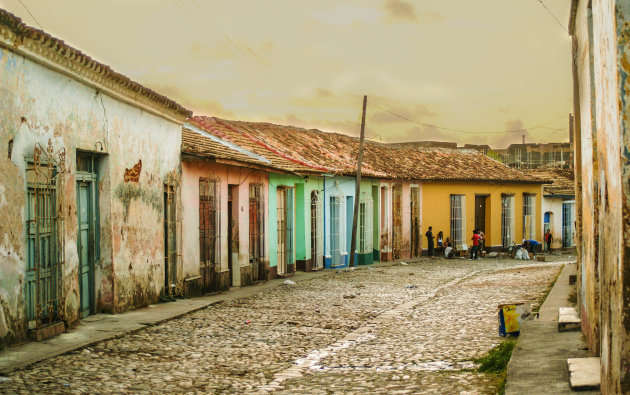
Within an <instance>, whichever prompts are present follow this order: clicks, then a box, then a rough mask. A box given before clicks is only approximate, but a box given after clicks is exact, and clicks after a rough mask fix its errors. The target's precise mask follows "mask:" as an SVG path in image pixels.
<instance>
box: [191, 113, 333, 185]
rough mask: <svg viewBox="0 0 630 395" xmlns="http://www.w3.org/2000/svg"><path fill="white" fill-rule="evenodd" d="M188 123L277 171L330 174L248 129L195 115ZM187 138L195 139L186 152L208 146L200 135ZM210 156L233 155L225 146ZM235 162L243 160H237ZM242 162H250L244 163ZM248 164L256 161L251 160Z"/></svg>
mask: <svg viewBox="0 0 630 395" xmlns="http://www.w3.org/2000/svg"><path fill="white" fill-rule="evenodd" d="M187 124H188V125H190V126H192V127H196V128H199V129H201V130H203V131H204V132H206V133H209V134H211V135H212V136H215V137H217V138H219V139H221V140H223V141H225V142H227V143H229V144H234V145H236V146H238V147H241V148H243V149H244V150H246V151H248V152H250V153H252V154H253V155H255V156H258V157H260V158H264V160H265V165H266V166H267V167H269V168H272V169H274V168H275V169H277V170H281V171H284V172H291V173H323V172H328V171H329V169H328V168H326V167H323V166H320V165H317V164H313V163H310V162H304V161H301V160H299V159H297V158H294V157H291V156H288V155H286V154H284V153H283V152H281V151H279V150H276V149H274V147H273V146H271V145H269V144H268V142H267V141H266V139H264V138H258V136H256V135H253V134H251V133H250V131H248V130H247V129H245V128H242V129H241V128H238V129H237V128H235V127H233V126H232V125H231V124H230V123H229V122H227V121H224V120H221V119H218V118H213V117H203V116H195V117H192V118H190V119H189V120H188V122H187ZM184 130H185V129H184ZM188 136H189V137H191V138H194V139H195V140H192V139H191V140H189V141H187V143H186V148H185V149H186V150H187V151H189V152H192V151H194V150H199V148H200V147H197V146H196V145H197V144H201V145H203V144H207V143H204V139H206V140H207V139H208V138H207V137H203V136H200V135H197V136H191V135H188ZM208 155H219V156H225V155H230V150H229V149H228V148H227V147H226V146H225V145H223V146H215V148H214V150H212V151H208ZM234 160H241V159H238V158H237V157H235V158H234ZM243 161H244V162H247V161H245V160H243ZM249 163H253V162H251V161H250V162H249Z"/></svg>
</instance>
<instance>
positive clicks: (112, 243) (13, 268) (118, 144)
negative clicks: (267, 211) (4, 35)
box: [0, 47, 181, 345]
mask: <svg viewBox="0 0 630 395" xmlns="http://www.w3.org/2000/svg"><path fill="white" fill-rule="evenodd" d="M0 133H1V135H0V150H1V154H0V206H1V207H0V212H1V213H2V221H0V259H1V260H2V265H0V305H1V306H2V308H0V345H3V344H8V343H12V342H15V341H20V340H22V339H24V337H25V335H26V325H27V322H26V316H25V309H26V306H25V304H26V299H25V294H24V287H25V269H26V263H25V256H26V247H25V242H26V230H25V199H26V190H27V183H26V177H25V174H26V173H25V172H26V167H27V160H28V158H32V157H33V148H34V145H35V144H36V143H40V144H41V145H42V146H46V145H47V143H48V141H49V140H50V141H51V142H52V145H53V147H54V148H55V149H60V148H62V147H63V148H64V149H65V151H66V162H65V163H66V169H65V170H66V175H65V190H64V199H65V202H64V203H65V207H64V210H63V217H64V225H65V228H64V230H65V233H64V238H65V245H64V246H63V248H64V250H65V266H64V268H63V273H64V278H63V287H64V293H65V295H66V305H65V313H66V314H65V315H66V320H67V322H68V324H70V325H73V324H74V323H76V321H77V320H78V318H79V317H78V311H79V301H80V300H79V281H78V266H79V255H78V251H77V234H78V223H77V221H78V220H77V204H76V200H77V196H76V182H77V179H76V152H77V150H81V151H88V152H94V154H95V155H96V156H97V158H98V164H97V167H98V172H99V177H98V191H99V215H100V224H99V230H100V251H101V252H100V261H98V262H97V263H96V264H95V269H94V270H95V289H94V290H93V291H94V297H95V299H96V300H95V306H96V309H97V311H111V312H121V311H125V310H128V309H131V308H134V307H137V306H142V305H147V304H149V303H151V302H154V301H156V300H157V298H158V296H159V294H160V292H161V290H162V287H163V283H164V239H163V223H162V221H163V208H162V201H163V197H162V191H163V183H164V180H165V176H166V174H167V172H169V171H172V170H175V171H177V172H178V171H179V162H180V146H181V123H177V122H175V121H169V120H166V119H164V118H162V117H158V116H156V115H152V114H151V113H149V112H147V111H143V110H140V109H139V108H136V107H134V106H131V105H129V104H125V103H122V102H121V101H119V100H116V99H113V98H112V97H110V96H108V95H106V94H104V93H99V92H97V91H96V90H95V89H93V88H90V87H88V86H87V85H85V84H83V83H81V82H78V81H77V80H75V79H72V78H69V77H68V76H66V75H63V74H61V73H59V72H57V71H53V70H51V69H49V68H47V67H44V66H43V65H41V64H39V63H36V62H34V61H31V60H29V59H27V58H25V57H24V56H22V55H21V54H18V53H16V52H13V51H11V50H7V49H6V48H4V47H0ZM9 145H11V150H10V151H11V152H10V153H9ZM139 160H142V170H141V173H140V178H139V181H138V183H126V182H125V181H124V173H125V169H126V168H132V167H133V166H134V164H136V163H137V162H138V161H139ZM3 323H5V324H6V325H4V324H3ZM5 327H6V328H5Z"/></svg>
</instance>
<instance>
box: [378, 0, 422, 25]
mask: <svg viewBox="0 0 630 395" xmlns="http://www.w3.org/2000/svg"><path fill="white" fill-rule="evenodd" d="M383 8H384V9H385V11H386V12H387V15H386V19H387V20H389V21H393V22H409V21H417V20H418V15H416V10H415V8H413V5H412V4H411V3H408V2H406V1H403V0H387V1H386V2H385V5H384V6H383Z"/></svg>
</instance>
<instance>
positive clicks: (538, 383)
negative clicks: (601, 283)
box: [505, 263, 599, 395]
mask: <svg viewBox="0 0 630 395" xmlns="http://www.w3.org/2000/svg"><path fill="white" fill-rule="evenodd" d="M575 272H576V264H575V263H569V264H566V265H565V266H564V268H563V269H562V273H561V274H560V276H559V277H558V280H557V281H556V284H555V285H554V287H553V288H552V290H551V292H550V293H549V295H548V296H547V299H546V300H545V302H544V303H543V305H542V306H541V308H540V316H539V318H538V319H537V320H534V321H526V322H525V323H524V324H523V327H522V328H521V335H520V337H519V339H518V343H517V344H516V347H515V348H514V351H513V353H512V359H511V360H510V363H509V365H508V370H507V381H506V386H505V394H506V395H510V394H514V395H517V394H518V395H520V394H573V393H576V392H574V391H571V388H570V386H569V372H568V368H567V359H568V358H582V357H588V351H587V348H586V345H585V344H584V341H583V338H582V332H579V331H577V332H558V322H557V321H558V308H559V307H565V306H569V305H570V304H569V302H568V296H569V291H570V287H569V274H575ZM579 393H580V394H597V393H599V392H584V391H580V392H579Z"/></svg>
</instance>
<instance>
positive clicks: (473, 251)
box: [470, 229, 481, 260]
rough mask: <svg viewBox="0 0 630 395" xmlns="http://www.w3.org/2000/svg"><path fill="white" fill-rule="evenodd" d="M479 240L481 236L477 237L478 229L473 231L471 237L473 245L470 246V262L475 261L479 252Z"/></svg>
mask: <svg viewBox="0 0 630 395" xmlns="http://www.w3.org/2000/svg"><path fill="white" fill-rule="evenodd" d="M479 239H481V236H479V230H478V229H475V230H473V236H472V239H471V240H472V242H473V245H472V248H471V249H470V260H473V259H477V253H478V252H479ZM473 256H474V258H473Z"/></svg>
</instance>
